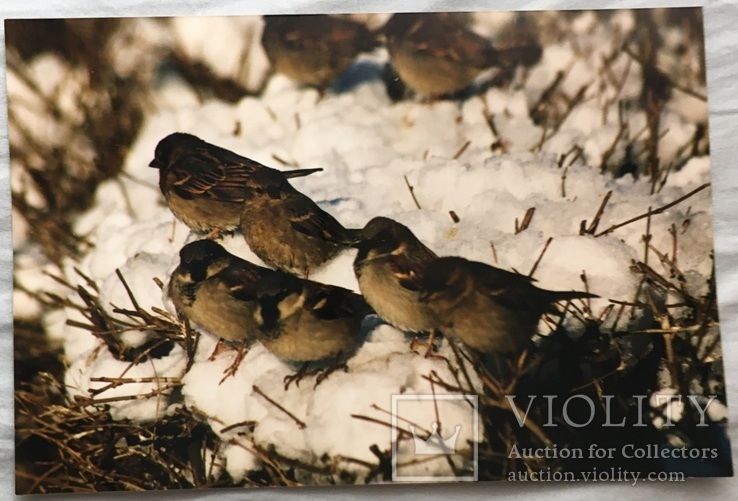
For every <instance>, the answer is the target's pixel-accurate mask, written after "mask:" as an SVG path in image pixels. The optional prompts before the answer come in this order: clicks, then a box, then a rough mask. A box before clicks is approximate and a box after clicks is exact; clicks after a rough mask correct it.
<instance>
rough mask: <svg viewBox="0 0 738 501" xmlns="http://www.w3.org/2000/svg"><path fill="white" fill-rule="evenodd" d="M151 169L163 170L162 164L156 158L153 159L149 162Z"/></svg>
mask: <svg viewBox="0 0 738 501" xmlns="http://www.w3.org/2000/svg"><path fill="white" fill-rule="evenodd" d="M149 167H153V168H154V169H159V168H161V162H159V161H158V160H157V159H156V158H155V159H153V160H152V161H151V162H149Z"/></svg>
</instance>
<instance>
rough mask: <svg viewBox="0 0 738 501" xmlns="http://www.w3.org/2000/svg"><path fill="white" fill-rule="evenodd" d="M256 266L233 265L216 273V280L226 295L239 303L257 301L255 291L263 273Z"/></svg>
mask: <svg viewBox="0 0 738 501" xmlns="http://www.w3.org/2000/svg"><path fill="white" fill-rule="evenodd" d="M266 271H268V270H266V269H264V270H262V269H261V268H260V267H258V266H256V265H252V266H245V265H244V266H241V265H234V266H229V267H228V268H225V269H223V270H222V271H221V272H220V273H218V278H219V279H220V283H221V284H222V286H223V287H225V288H226V290H227V292H228V294H229V295H230V296H232V297H233V298H235V299H238V300H240V301H254V300H256V299H257V295H256V290H257V286H258V284H259V281H260V280H261V279H262V278H263V275H264V272H266Z"/></svg>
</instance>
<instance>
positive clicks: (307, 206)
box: [284, 192, 357, 245]
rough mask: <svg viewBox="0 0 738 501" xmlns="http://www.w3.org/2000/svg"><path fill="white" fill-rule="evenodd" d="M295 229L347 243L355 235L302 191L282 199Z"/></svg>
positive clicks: (336, 241) (352, 239)
mask: <svg viewBox="0 0 738 501" xmlns="http://www.w3.org/2000/svg"><path fill="white" fill-rule="evenodd" d="M284 204H285V205H284V206H285V209H286V211H287V213H288V217H289V218H290V225H291V226H292V228H294V229H295V231H299V232H300V233H303V234H305V235H308V236H310V237H313V238H317V239H320V240H327V241H329V242H334V243H338V244H344V245H349V244H351V243H352V242H353V241H354V239H355V238H356V237H357V235H355V234H354V233H356V232H355V231H354V230H347V229H346V228H344V227H343V225H342V224H341V223H339V222H338V221H336V219H335V218H334V217H333V216H331V215H330V214H328V213H327V212H325V211H324V210H323V209H321V208H320V207H318V206H317V204H316V203H315V202H313V201H312V200H310V199H309V198H308V197H306V196H305V195H303V194H302V193H299V192H296V193H294V194H292V195H291V196H290V197H289V198H287V199H286V200H285V201H284Z"/></svg>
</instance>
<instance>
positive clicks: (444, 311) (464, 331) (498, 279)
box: [421, 257, 598, 356]
mask: <svg viewBox="0 0 738 501" xmlns="http://www.w3.org/2000/svg"><path fill="white" fill-rule="evenodd" d="M532 282H533V279H531V278H529V277H527V276H525V275H519V274H517V273H511V272H509V271H505V270H502V269H500V268H495V267H493V266H489V265H487V264H484V263H480V262H476V261H468V260H466V259H464V258H461V257H442V258H438V259H436V260H435V261H433V262H432V263H430V264H429V265H428V267H427V268H426V273H425V278H424V280H423V290H424V292H423V294H422V296H421V301H424V302H426V303H427V304H428V307H429V308H431V309H432V310H433V311H434V312H435V313H436V315H437V317H438V318H439V319H440V320H441V331H442V332H443V333H444V334H447V335H451V336H455V337H457V338H458V339H460V340H461V341H463V342H464V343H465V344H466V345H467V346H469V347H471V348H473V349H475V350H477V351H478V352H480V353H482V354H490V355H505V356H514V355H517V354H518V353H520V352H521V351H522V350H523V349H524V348H525V347H526V345H527V344H528V343H529V342H530V339H531V337H532V336H533V334H535V332H536V328H537V326H538V322H539V320H540V319H541V316H542V315H543V314H544V313H555V312H556V309H555V308H554V306H553V303H556V302H558V301H564V300H572V299H578V298H592V297H598V296H596V295H595V294H590V293H589V292H579V291H548V290H543V289H539V288H538V287H536V286H534V285H533V284H532Z"/></svg>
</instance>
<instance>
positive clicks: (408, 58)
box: [383, 13, 541, 98]
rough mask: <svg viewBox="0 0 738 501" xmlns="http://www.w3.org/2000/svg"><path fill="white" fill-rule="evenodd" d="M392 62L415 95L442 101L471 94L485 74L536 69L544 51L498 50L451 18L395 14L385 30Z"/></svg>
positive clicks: (523, 49)
mask: <svg viewBox="0 0 738 501" xmlns="http://www.w3.org/2000/svg"><path fill="white" fill-rule="evenodd" d="M383 32H384V34H385V37H386V38H387V49H388V50H389V53H390V60H391V61H392V65H393V66H394V68H395V70H396V71H397V73H398V75H399V76H400V78H401V79H402V80H403V82H405V83H406V84H407V85H408V86H409V87H411V88H412V89H413V90H415V92H417V93H419V94H422V95H425V96H428V97H431V98H437V97H441V96H447V95H452V94H454V93H456V92H459V91H461V90H463V89H465V88H467V87H468V86H469V85H470V84H471V83H472V82H473V81H474V79H475V78H476V77H477V76H478V75H479V74H480V73H481V72H482V71H484V70H487V69H489V68H492V67H494V66H497V67H514V66H515V65H516V64H527V65H530V64H533V62H535V61H537V60H538V59H539V58H540V55H541V49H540V47H511V48H509V49H505V50H496V49H495V48H494V47H493V46H492V44H491V42H490V41H489V40H487V39H486V38H484V37H482V36H480V35H478V34H476V33H474V32H473V31H471V30H469V29H468V28H467V27H466V26H465V25H464V24H463V23H462V22H461V21H459V19H458V17H457V16H454V15H453V14H450V13H413V14H395V15H393V16H392V17H391V18H390V20H389V21H388V22H387V23H386V24H385V26H384V28H383Z"/></svg>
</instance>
